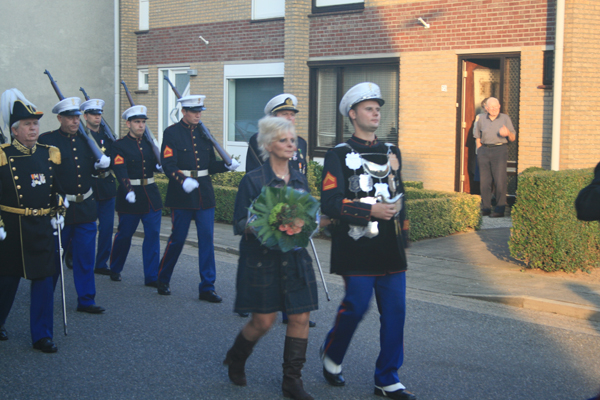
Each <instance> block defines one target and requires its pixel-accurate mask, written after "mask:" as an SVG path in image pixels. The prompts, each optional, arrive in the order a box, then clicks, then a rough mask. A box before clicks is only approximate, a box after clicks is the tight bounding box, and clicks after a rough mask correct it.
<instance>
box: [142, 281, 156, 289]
mask: <svg viewBox="0 0 600 400" xmlns="http://www.w3.org/2000/svg"><path fill="white" fill-rule="evenodd" d="M144 285H145V286H150V287H155V288H158V281H154V282H149V283H145V284H144Z"/></svg>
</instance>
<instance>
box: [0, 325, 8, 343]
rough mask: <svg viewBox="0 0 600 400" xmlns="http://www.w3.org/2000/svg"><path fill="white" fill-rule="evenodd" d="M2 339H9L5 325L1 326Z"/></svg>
mask: <svg viewBox="0 0 600 400" xmlns="http://www.w3.org/2000/svg"><path fill="white" fill-rule="evenodd" d="M0 340H8V332H6V328H5V327H4V325H2V326H0Z"/></svg>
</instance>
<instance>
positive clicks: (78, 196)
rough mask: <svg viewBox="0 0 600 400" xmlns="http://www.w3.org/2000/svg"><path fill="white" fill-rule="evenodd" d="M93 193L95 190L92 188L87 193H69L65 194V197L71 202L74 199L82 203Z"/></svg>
mask: <svg viewBox="0 0 600 400" xmlns="http://www.w3.org/2000/svg"><path fill="white" fill-rule="evenodd" d="M92 193H94V191H93V190H92V188H90V190H88V191H87V193H86V194H68V195H66V196H65V198H66V199H67V200H69V201H70V202H73V201H74V202H75V203H81V202H82V201H84V200H86V199H87V198H88V197H90V196H91V195H92Z"/></svg>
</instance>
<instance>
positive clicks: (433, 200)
mask: <svg viewBox="0 0 600 400" xmlns="http://www.w3.org/2000/svg"><path fill="white" fill-rule="evenodd" d="M411 192H413V191H412V190H411ZM416 192H418V190H416V191H414V192H413V193H412V194H410V195H409V191H408V190H407V199H408V201H407V203H406V214H407V216H408V220H409V221H410V235H409V239H410V240H411V241H416V240H421V239H427V238H434V237H441V236H448V235H451V234H453V233H457V232H466V231H470V230H473V229H479V228H480V227H481V213H480V211H479V203H480V202H481V198H480V197H479V196H471V195H469V194H465V193H454V192H434V191H424V192H426V193H423V194H418V193H416ZM440 193H445V194H446V196H441V195H439V194H440ZM427 194H434V195H436V197H429V198H426V197H425V196H426V195H427ZM411 195H415V196H422V197H416V200H411V199H410V196H411Z"/></svg>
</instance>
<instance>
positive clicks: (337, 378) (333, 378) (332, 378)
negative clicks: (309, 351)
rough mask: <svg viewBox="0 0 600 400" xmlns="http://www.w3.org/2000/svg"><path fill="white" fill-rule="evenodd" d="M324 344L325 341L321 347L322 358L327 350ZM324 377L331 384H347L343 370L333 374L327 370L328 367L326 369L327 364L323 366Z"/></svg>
mask: <svg viewBox="0 0 600 400" xmlns="http://www.w3.org/2000/svg"><path fill="white" fill-rule="evenodd" d="M324 345H325V343H323V344H322V345H321V348H319V355H320V356H321V360H323V359H324V358H325V350H324V348H323V346H324ZM323 377H324V378H325V380H326V381H327V383H329V384H330V385H331V386H344V385H345V384H346V380H345V379H344V375H342V373H341V372H340V373H337V374H332V373H331V372H329V371H327V369H325V366H323Z"/></svg>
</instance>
